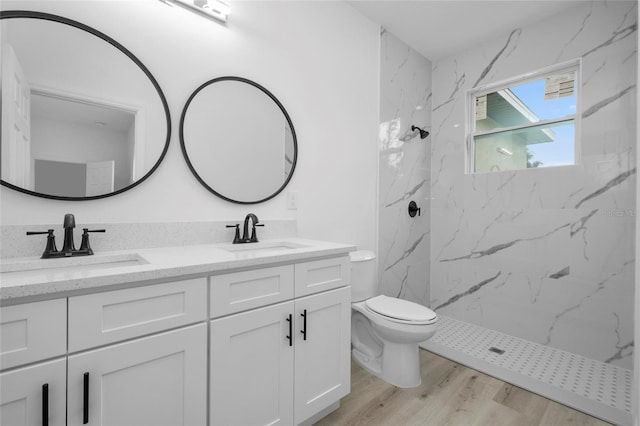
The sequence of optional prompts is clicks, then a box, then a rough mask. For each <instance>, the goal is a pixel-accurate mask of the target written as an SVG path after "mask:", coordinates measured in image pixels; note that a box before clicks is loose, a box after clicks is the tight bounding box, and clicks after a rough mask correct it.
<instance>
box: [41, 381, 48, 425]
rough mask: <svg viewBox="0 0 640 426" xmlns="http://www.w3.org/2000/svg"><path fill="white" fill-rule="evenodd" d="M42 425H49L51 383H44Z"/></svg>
mask: <svg viewBox="0 0 640 426" xmlns="http://www.w3.org/2000/svg"><path fill="white" fill-rule="evenodd" d="M42 426H49V384H48V383H45V384H44V385H42Z"/></svg>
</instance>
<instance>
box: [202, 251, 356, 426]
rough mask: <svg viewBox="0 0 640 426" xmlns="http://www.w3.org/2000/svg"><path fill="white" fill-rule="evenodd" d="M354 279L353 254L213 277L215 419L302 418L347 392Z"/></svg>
mask: <svg viewBox="0 0 640 426" xmlns="http://www.w3.org/2000/svg"><path fill="white" fill-rule="evenodd" d="M291 277H294V279H291ZM349 282H350V264H349V259H348V257H338V258H330V259H323V260H320V261H311V262H304V263H299V264H295V265H286V266H284V267H281V268H280V269H278V270H275V269H274V268H267V269H261V270H254V271H246V272H239V273H234V274H226V275H223V276H218V277H212V279H211V290H210V294H211V298H212V311H211V313H212V316H213V317H214V319H213V320H212V321H211V331H210V333H211V339H210V341H211V348H210V351H211V363H210V383H211V397H210V399H211V401H210V424H211V425H213V426H215V425H266V424H282V425H292V424H301V423H303V422H305V421H307V420H308V419H310V418H312V417H313V416H315V415H317V414H318V413H320V412H322V411H323V410H325V409H328V408H329V407H331V406H332V405H334V404H336V403H338V401H339V400H340V398H342V397H343V396H345V395H347V394H348V393H349V389H350V360H349V346H350V312H351V293H350V287H349V286H348V285H349ZM314 289H315V290H314ZM218 294H221V297H222V298H223V300H227V301H228V302H227V303H226V304H222V303H220V302H218V304H215V303H214V302H213V301H214V300H215V299H216V297H217V295H218ZM228 294H235V295H237V297H231V298H229V297H226V295H228ZM276 295H277V296H276ZM300 296H302V297H300ZM255 300H265V301H268V302H267V303H269V302H271V303H272V304H270V305H268V306H264V307H256V306H255V303H254V302H253V301H255ZM283 300H284V301H283ZM273 302H280V303H273ZM267 303H264V304H265V305H266V304H267ZM218 305H220V306H219V307H218V308H217V309H214V307H215V306H218ZM236 307H240V308H239V309H236ZM248 308H251V309H248ZM238 311H241V312H239V313H234V314H231V315H227V314H228V313H229V312H238Z"/></svg>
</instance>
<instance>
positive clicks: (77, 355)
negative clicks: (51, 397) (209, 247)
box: [67, 278, 207, 426]
mask: <svg viewBox="0 0 640 426" xmlns="http://www.w3.org/2000/svg"><path fill="white" fill-rule="evenodd" d="M206 291H207V286H206V278H198V279H193V280H185V281H178V282H171V283H165V284H156V285H150V286H145V287H137V288H130V289H124V290H116V291H110V292H105V293H96V294H89V295H83V296H77V297H70V298H69V364H68V365H69V366H68V370H69V372H68V396H67V411H68V413H67V416H68V422H69V424H70V425H80V424H88V425H136V426H143V425H148V426H161V425H167V426H177V425H197V424H204V423H206V413H207V402H206V401H207V399H206V393H207V374H206V371H207V324H206V322H205V321H206V319H207V297H206ZM190 324H193V325H190ZM165 330H171V331H165ZM158 332H159V333H158ZM152 333H156V334H152ZM141 336H142V337H141ZM123 340H124V342H122V341H123ZM114 342H121V343H116V344H113V343H114ZM104 345H106V346H104ZM96 347H97V348H96ZM93 348H95V349H93ZM87 349H88V350H87Z"/></svg>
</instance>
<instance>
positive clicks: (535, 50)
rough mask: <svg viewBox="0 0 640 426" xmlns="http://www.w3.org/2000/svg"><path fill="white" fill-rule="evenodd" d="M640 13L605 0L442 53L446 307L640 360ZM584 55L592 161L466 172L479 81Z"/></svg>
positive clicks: (437, 271) (528, 334) (583, 350)
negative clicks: (638, 230)
mask: <svg viewBox="0 0 640 426" xmlns="http://www.w3.org/2000/svg"><path fill="white" fill-rule="evenodd" d="M637 12H638V11H637V3H636V2H635V1H634V2H593V3H591V4H587V5H583V6H580V7H577V8H574V9H572V10H569V11H567V12H566V13H564V14H561V15H558V16H555V17H553V18H551V19H548V20H546V21H544V22H541V23H540V24H537V25H532V26H528V27H523V28H515V29H514V30H513V31H512V32H510V33H509V34H505V35H504V37H501V38H499V39H497V40H495V41H494V42H491V43H485V44H483V45H481V46H478V47H474V48H470V49H469V50H467V51H465V52H463V53H462V54H459V55H457V56H454V57H450V58H447V59H444V60H441V61H439V62H438V63H436V64H435V65H434V68H433V87H434V90H433V110H432V120H433V141H432V144H431V147H432V150H431V161H432V176H431V195H432V200H431V207H432V209H431V229H432V235H431V290H430V291H431V299H430V306H431V308H432V309H435V310H436V311H437V312H439V313H441V314H443V315H447V316H450V317H453V318H456V319H459V320H462V321H466V322H469V323H473V324H476V325H480V326H483V327H487V328H490V329H494V330H497V331H500V332H503V333H507V334H511V335H514V336H517V337H520V338H524V339H527V340H530V341H533V342H537V343H541V344H544V345H549V346H552V347H555V348H559V349H563V350H567V351H570V352H573V353H577V354H580V355H583V356H586V357H588V358H591V359H595V360H599V361H603V362H607V363H612V364H614V365H618V366H621V367H624V368H629V369H630V368H632V356H631V355H632V352H633V345H634V343H633V332H634V330H633V294H634V258H635V254H634V238H635V237H634V232H635V224H634V222H635V218H634V217H633V216H635V214H636V212H635V195H634V194H635V185H636V164H635V161H634V159H635V149H636V140H635V134H636V133H635V132H636V131H635V110H636V103H635V99H636V81H637V70H636V61H637V57H636V55H637ZM575 58H582V82H581V89H582V100H581V105H578V108H579V111H578V113H579V114H580V115H581V118H582V129H581V136H579V140H580V144H581V151H582V153H581V157H580V158H581V164H579V165H576V166H568V167H556V168H540V169H532V170H522V171H513V172H497V173H495V172H493V173H481V174H465V143H466V142H465V102H466V96H467V91H468V90H470V89H472V88H475V87H480V86H483V85H486V84H488V83H492V82H498V81H501V80H504V79H508V78H512V77H515V76H518V75H522V74H524V73H527V72H530V71H534V70H537V69H540V68H543V67H546V66H550V65H553V64H556V63H560V62H564V61H568V60H571V59H575ZM579 135H580V134H579Z"/></svg>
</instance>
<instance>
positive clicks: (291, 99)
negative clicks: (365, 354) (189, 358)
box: [0, 0, 379, 249]
mask: <svg viewBox="0 0 640 426" xmlns="http://www.w3.org/2000/svg"><path fill="white" fill-rule="evenodd" d="M167 3H168V2H167ZM167 3H163V2H161V1H157V0H141V1H127V2H124V1H60V2H58V1H46V2H35V1H24V2H16V1H3V9H4V10H9V9H30V10H40V11H44V12H50V13H56V14H60V15H63V16H66V17H68V18H71V19H75V20H78V21H81V22H83V23H85V24H87V25H90V26H92V27H94V28H96V29H98V30H100V31H102V32H104V33H106V34H108V35H110V36H111V37H113V38H115V39H116V40H117V41H119V42H120V43H122V44H123V45H125V46H127V48H128V49H129V50H130V51H131V52H133V53H134V54H135V55H136V56H137V57H138V58H139V59H140V60H141V61H142V62H143V63H144V64H145V65H146V66H147V68H149V70H151V72H152V73H153V74H154V76H155V78H156V79H157V80H158V82H159V84H160V86H161V87H162V89H163V90H164V93H165V95H166V97H167V100H168V102H169V107H170V111H171V115H172V125H173V132H172V138H171V146H170V148H169V152H168V154H167V157H166V158H165V160H164V162H163V163H162V164H161V165H160V167H159V168H158V170H157V171H156V173H155V174H154V175H152V176H151V177H150V178H149V179H148V180H147V181H145V182H144V183H143V184H141V185H139V186H138V187H136V188H134V189H133V190H131V191H127V192H125V193H123V194H120V195H118V196H115V197H110V198H106V199H103V200H95V201H88V202H87V201H85V202H73V203H70V202H62V201H52V200H45V199H40V198H36V197H30V196H27V195H23V194H21V193H18V192H15V191H12V190H10V189H7V188H4V187H2V189H1V192H0V194H1V197H2V207H1V212H2V224H39V223H50V222H52V221H54V222H55V221H57V220H58V219H59V220H62V217H63V215H64V213H67V212H73V213H74V214H75V216H76V220H77V221H78V223H88V222H93V223H99V222H155V221H202V220H238V219H241V218H243V217H244V215H245V214H246V213H248V212H254V213H256V214H257V215H258V217H260V218H263V219H278V218H282V219H286V218H297V220H298V229H299V235H301V236H304V237H309V238H317V239H324V240H335V241H340V242H346V243H353V244H357V245H358V246H360V247H362V248H368V249H373V248H374V247H375V241H376V167H377V161H376V159H377V146H376V140H377V123H378V38H379V34H378V27H377V26H376V25H374V24H373V23H371V22H370V21H368V20H366V19H365V18H364V17H362V16H361V15H360V14H359V13H358V12H356V11H355V10H353V9H352V8H351V7H350V6H349V5H347V4H346V3H343V2H276V1H269V2H252V1H242V2H230V3H231V6H232V9H233V14H232V15H231V16H230V20H229V22H228V24H227V25H226V26H225V25H221V24H219V23H218V22H216V21H214V20H211V19H209V18H205V17H202V16H200V15H198V14H195V13H193V12H192V11H189V10H186V9H184V8H182V7H180V6H177V5H175V6H171V5H170V4H167ZM225 75H238V76H242V77H246V78H249V79H252V80H254V81H256V82H258V83H260V84H262V85H263V86H265V87H266V88H267V89H268V90H270V91H271V92H272V93H273V94H274V95H275V96H276V97H278V99H279V100H280V101H281V102H282V104H283V105H284V106H285V108H286V109H287V111H288V112H289V114H290V116H291V119H292V121H293V123H294V126H295V129H296V133H297V136H298V145H299V157H298V165H297V168H296V171H295V174H294V177H293V179H292V181H291V182H290V186H289V187H288V189H289V190H296V191H298V192H299V199H298V210H297V211H291V210H287V209H286V204H285V202H286V190H285V192H283V193H282V194H280V195H279V196H278V197H276V198H274V199H272V200H270V201H268V202H266V203H262V204H259V205H253V206H242V205H235V204H231V203H227V202H225V201H222V200H220V199H218V198H216V197H214V196H213V195H212V194H211V193H209V192H208V191H206V190H205V188H203V187H202V186H200V184H199V183H198V182H197V181H196V180H195V178H194V177H193V176H192V175H191V172H190V171H189V169H188V167H187V166H186V163H185V161H184V159H183V158H182V153H181V151H180V146H179V140H178V125H179V118H180V114H181V112H182V107H183V105H184V103H185V102H186V100H187V99H188V97H189V95H190V94H191V92H192V91H193V90H195V89H196V88H197V87H198V86H199V85H200V84H202V83H203V82H205V81H207V80H209V79H211V78H215V77H220V76H225Z"/></svg>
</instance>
